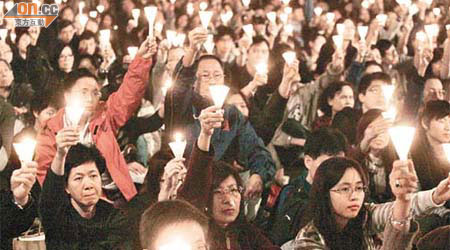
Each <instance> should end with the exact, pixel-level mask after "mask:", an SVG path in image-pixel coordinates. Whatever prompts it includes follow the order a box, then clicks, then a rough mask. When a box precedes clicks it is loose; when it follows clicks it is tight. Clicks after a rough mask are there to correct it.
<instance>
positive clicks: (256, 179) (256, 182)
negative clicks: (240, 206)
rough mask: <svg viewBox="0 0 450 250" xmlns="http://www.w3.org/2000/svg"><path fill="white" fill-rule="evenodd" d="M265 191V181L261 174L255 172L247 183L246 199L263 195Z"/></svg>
mask: <svg viewBox="0 0 450 250" xmlns="http://www.w3.org/2000/svg"><path fill="white" fill-rule="evenodd" d="M262 191H263V181H262V178H261V176H259V175H258V174H253V175H252V176H250V178H249V179H248V181H247V184H246V185H245V192H244V199H247V200H250V199H255V198H258V197H260V196H261V193H262Z"/></svg>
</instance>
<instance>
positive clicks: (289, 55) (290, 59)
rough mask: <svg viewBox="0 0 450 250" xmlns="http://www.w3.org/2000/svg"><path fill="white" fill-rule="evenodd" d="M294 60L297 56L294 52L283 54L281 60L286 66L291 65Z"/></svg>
mask: <svg viewBox="0 0 450 250" xmlns="http://www.w3.org/2000/svg"><path fill="white" fill-rule="evenodd" d="M296 58H297V55H296V54H295V52H294V51H286V52H284V53H283V59H284V61H285V62H286V63H287V64H288V65H291V64H292V63H293V62H294V60H295V59H296Z"/></svg>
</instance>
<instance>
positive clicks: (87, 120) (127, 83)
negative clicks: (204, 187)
mask: <svg viewBox="0 0 450 250" xmlns="http://www.w3.org/2000/svg"><path fill="white" fill-rule="evenodd" d="M155 52H156V43H154V42H151V41H150V38H148V39H147V40H145V41H144V43H143V44H142V45H141V47H140V49H139V51H138V53H137V56H136V58H135V59H134V60H133V62H132V63H131V65H130V67H129V69H128V72H127V74H126V76H125V79H124V82H123V84H122V85H121V86H120V88H119V90H118V91H117V92H115V93H114V94H112V95H111V96H110V97H109V98H108V100H107V101H106V102H100V95H101V94H100V89H101V84H100V83H99V82H98V81H97V80H96V77H95V76H94V75H92V74H91V73H89V72H88V71H87V70H80V71H79V72H73V73H72V74H71V77H69V79H68V80H67V81H66V84H65V87H66V88H65V93H64V97H65V99H66V102H70V101H71V99H74V98H75V99H78V100H81V101H82V105H84V113H83V115H82V118H81V120H80V123H79V124H78V128H83V130H81V131H80V130H78V129H74V126H75V125H76V124H72V123H71V122H70V121H69V120H68V119H67V116H66V110H65V109H61V110H59V111H58V113H57V114H56V116H55V117H54V118H52V119H51V120H49V121H48V123H47V125H46V126H45V127H44V129H43V131H42V132H41V133H40V134H39V135H38V137H37V141H38V143H37V146H36V161H37V162H38V164H39V166H38V180H39V182H40V183H41V184H42V183H43V182H44V179H45V176H46V173H47V170H48V169H49V168H50V164H51V162H52V160H53V158H54V156H55V154H56V143H55V142H56V136H55V135H56V134H57V133H58V132H59V131H60V130H63V131H64V133H65V134H67V135H72V134H74V133H81V134H82V138H83V139H82V142H83V143H86V144H95V145H96V146H97V147H98V149H99V150H100V152H102V154H103V155H104V156H105V158H106V165H107V168H108V173H109V175H110V176H111V178H112V180H113V181H114V182H115V184H116V185H117V187H118V189H119V190H120V191H121V193H122V194H123V196H124V197H125V199H126V200H128V201H129V200H131V199H132V198H133V197H134V196H135V195H136V193H137V191H136V188H135V186H134V184H133V182H132V180H131V177H130V174H129V172H128V167H127V164H126V162H125V159H124V158H123V156H122V155H121V153H120V148H119V145H118V144H117V141H116V139H115V136H116V133H117V130H118V129H119V128H120V127H121V126H123V125H124V124H125V123H126V121H127V120H128V119H129V118H130V117H131V116H132V115H133V113H134V112H135V111H136V109H137V108H138V107H139V105H140V103H141V99H142V97H143V94H144V92H145V88H146V87H147V85H146V83H147V81H148V75H149V74H148V72H149V70H150V66H151V63H152V61H151V56H152V55H153V54H154V53H155Z"/></svg>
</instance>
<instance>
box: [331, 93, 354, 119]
mask: <svg viewBox="0 0 450 250" xmlns="http://www.w3.org/2000/svg"><path fill="white" fill-rule="evenodd" d="M328 104H329V105H330V106H331V110H332V112H333V114H336V113H337V112H339V111H341V110H343V109H344V108H345V107H350V108H353V106H354V105H355V99H354V97H353V89H352V88H350V86H344V87H342V90H341V91H339V92H336V94H335V95H334V97H333V99H331V100H328Z"/></svg>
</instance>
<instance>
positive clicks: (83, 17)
mask: <svg viewBox="0 0 450 250" xmlns="http://www.w3.org/2000/svg"><path fill="white" fill-rule="evenodd" d="M79 20H80V24H81V27H83V29H84V28H85V27H86V24H87V22H88V20H89V18H88V17H87V16H86V15H80V16H79Z"/></svg>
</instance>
